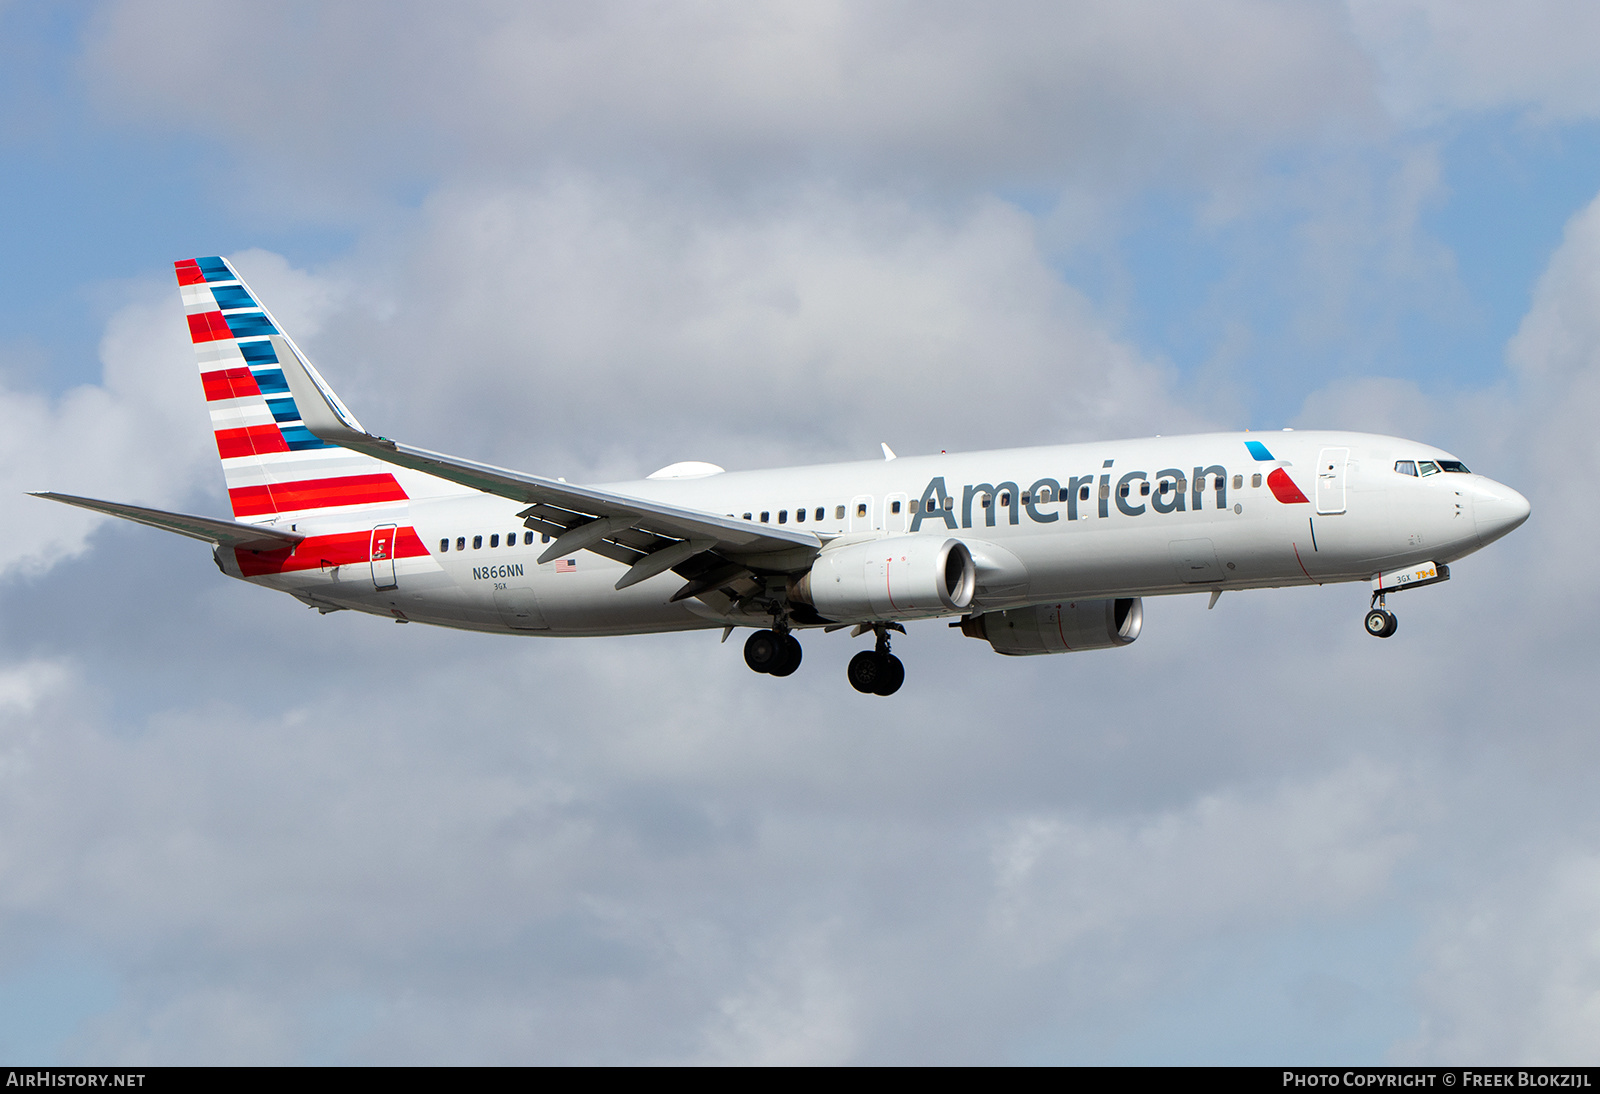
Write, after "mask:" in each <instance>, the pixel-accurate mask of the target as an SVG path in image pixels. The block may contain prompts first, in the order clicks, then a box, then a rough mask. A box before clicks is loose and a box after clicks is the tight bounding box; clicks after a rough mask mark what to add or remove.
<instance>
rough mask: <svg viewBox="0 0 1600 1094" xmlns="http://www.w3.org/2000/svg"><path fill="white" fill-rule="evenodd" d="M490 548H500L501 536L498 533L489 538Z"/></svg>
mask: <svg viewBox="0 0 1600 1094" xmlns="http://www.w3.org/2000/svg"><path fill="white" fill-rule="evenodd" d="M489 546H490V547H498V546H500V535H499V533H498V532H497V533H495V534H494V535H492V536H490V537H489Z"/></svg>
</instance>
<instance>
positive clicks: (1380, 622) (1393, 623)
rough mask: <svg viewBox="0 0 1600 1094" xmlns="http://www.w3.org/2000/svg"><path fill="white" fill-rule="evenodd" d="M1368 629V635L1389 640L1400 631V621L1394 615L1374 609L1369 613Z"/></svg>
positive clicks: (1367, 619)
mask: <svg viewBox="0 0 1600 1094" xmlns="http://www.w3.org/2000/svg"><path fill="white" fill-rule="evenodd" d="M1366 627H1367V633H1368V634H1370V635H1372V637H1374V638H1389V637H1391V636H1392V635H1393V634H1394V632H1395V631H1397V630H1399V629H1400V621H1399V620H1398V619H1396V618H1395V617H1394V613H1392V612H1386V611H1384V610H1383V609H1382V608H1374V609H1372V610H1371V611H1370V612H1368V613H1367V618H1366Z"/></svg>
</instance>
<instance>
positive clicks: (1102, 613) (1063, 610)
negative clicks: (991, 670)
mask: <svg viewBox="0 0 1600 1094" xmlns="http://www.w3.org/2000/svg"><path fill="white" fill-rule="evenodd" d="M1143 625H1144V602H1143V601H1142V600H1140V599H1139V598H1138V597H1122V598H1119V599H1117V600H1069V601H1064V602H1062V603H1060V604H1035V605H1033V606H1032V607H1029V608H1012V609H1010V610H1009V611H1003V612H984V613H983V614H982V615H969V616H967V617H965V618H964V619H962V620H961V623H960V627H961V633H962V634H964V635H966V636H967V637H968V638H982V639H986V640H987V641H988V643H989V645H991V646H993V647H994V650H995V652H996V653H1004V654H1009V655H1011V656H1014V657H1021V656H1026V655H1027V654H1033V653H1071V652H1073V651H1075V650H1108V649H1111V648H1112V647H1114V646H1126V645H1129V644H1130V643H1132V642H1133V640H1134V639H1136V638H1138V637H1139V628H1140V627H1142V626H1143ZM951 626H956V624H954V623H952V624H951Z"/></svg>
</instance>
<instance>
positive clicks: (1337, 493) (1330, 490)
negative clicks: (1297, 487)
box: [1317, 448, 1350, 516]
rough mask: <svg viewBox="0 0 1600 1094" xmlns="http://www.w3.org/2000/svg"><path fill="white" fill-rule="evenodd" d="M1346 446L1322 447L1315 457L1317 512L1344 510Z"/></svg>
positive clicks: (1331, 512) (1329, 513) (1338, 511)
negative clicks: (1320, 452)
mask: <svg viewBox="0 0 1600 1094" xmlns="http://www.w3.org/2000/svg"><path fill="white" fill-rule="evenodd" d="M1349 462H1350V450H1349V449H1348V448H1324V449H1323V450H1322V454H1321V455H1320V456H1318V457H1317V512H1318V513H1319V514H1321V515H1324V516H1328V515H1332V514H1334V513H1342V512H1344V508H1345V506H1344V478H1345V467H1346V465H1347V464H1348V463H1349Z"/></svg>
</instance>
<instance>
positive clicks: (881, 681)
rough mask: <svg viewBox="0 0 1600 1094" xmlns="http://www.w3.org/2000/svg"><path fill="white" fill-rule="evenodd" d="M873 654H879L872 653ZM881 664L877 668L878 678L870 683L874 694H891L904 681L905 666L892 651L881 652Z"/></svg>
mask: <svg viewBox="0 0 1600 1094" xmlns="http://www.w3.org/2000/svg"><path fill="white" fill-rule="evenodd" d="M874 656H879V655H877V654H874ZM880 661H881V664H880V666H879V668H878V674H879V675H878V679H877V681H876V682H874V684H873V685H872V694H874V695H893V694H894V693H895V692H897V691H899V690H900V685H901V684H903V683H905V682H906V667H905V665H903V664H902V663H901V662H900V658H898V657H896V656H895V655H894V654H892V653H885V654H882V655H881V657H880Z"/></svg>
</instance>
